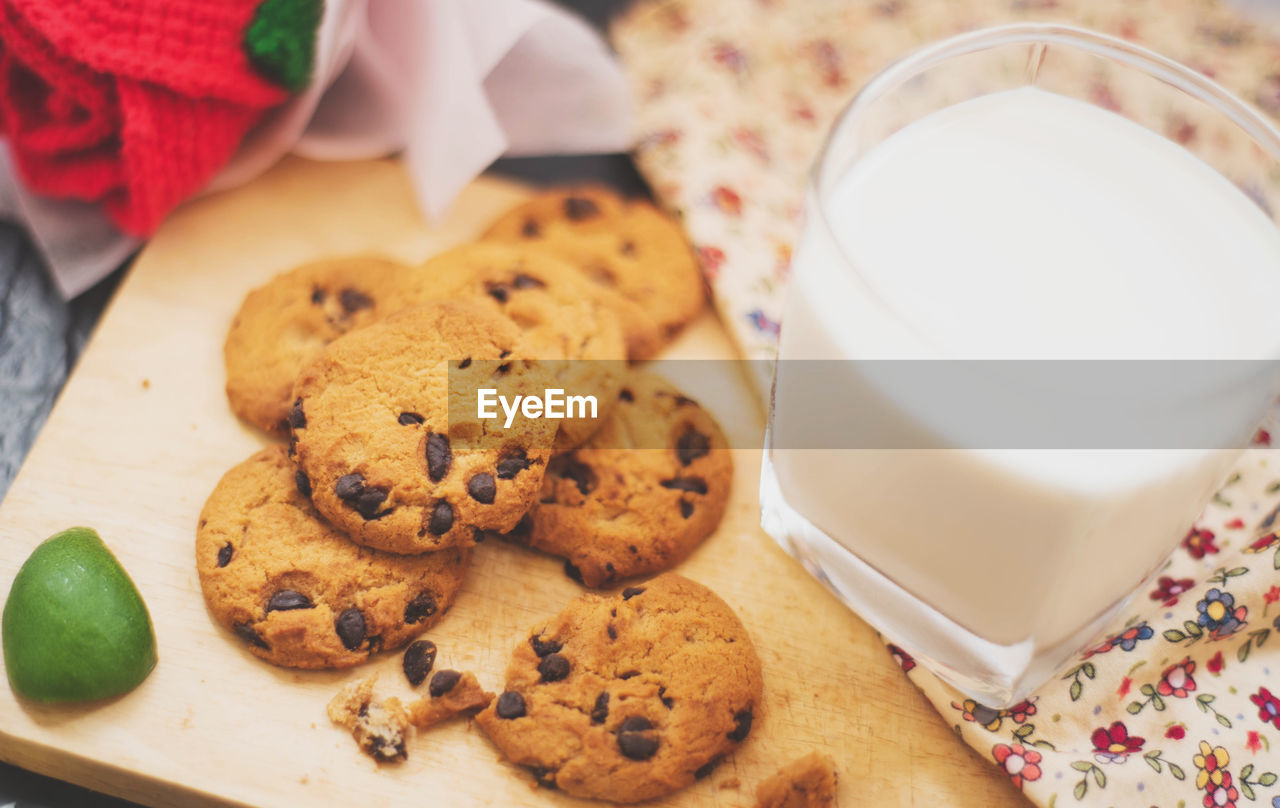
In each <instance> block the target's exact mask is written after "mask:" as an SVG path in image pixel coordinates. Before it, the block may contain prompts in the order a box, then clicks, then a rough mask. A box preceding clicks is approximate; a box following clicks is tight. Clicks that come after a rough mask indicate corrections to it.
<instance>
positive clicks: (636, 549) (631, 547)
mask: <svg viewBox="0 0 1280 808" xmlns="http://www.w3.org/2000/svg"><path fill="white" fill-rule="evenodd" d="M627 549H628V550H629V551H630V552H631V554H632V555H639V554H640V548H639V547H636V546H635V545H634V544H628V545H627Z"/></svg>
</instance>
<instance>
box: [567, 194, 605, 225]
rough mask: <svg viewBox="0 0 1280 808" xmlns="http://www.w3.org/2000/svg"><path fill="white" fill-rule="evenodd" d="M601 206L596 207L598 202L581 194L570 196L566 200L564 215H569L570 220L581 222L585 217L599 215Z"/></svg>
mask: <svg viewBox="0 0 1280 808" xmlns="http://www.w3.org/2000/svg"><path fill="white" fill-rule="evenodd" d="M599 214H600V208H598V207H596V203H595V202H593V201H591V200H590V199H587V198H585V197H581V196H570V197H566V198H565V200H564V215H565V216H568V217H569V219H570V221H574V222H580V221H582V220H583V219H590V218H591V217H592V216H598V215H599Z"/></svg>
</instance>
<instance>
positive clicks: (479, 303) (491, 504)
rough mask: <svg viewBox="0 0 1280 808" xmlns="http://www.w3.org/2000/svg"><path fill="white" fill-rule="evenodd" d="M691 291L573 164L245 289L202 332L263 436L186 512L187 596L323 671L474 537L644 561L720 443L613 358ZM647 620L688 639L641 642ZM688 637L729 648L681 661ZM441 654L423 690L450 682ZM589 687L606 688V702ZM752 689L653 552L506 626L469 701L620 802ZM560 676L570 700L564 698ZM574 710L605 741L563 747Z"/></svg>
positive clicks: (726, 613) (635, 356) (733, 631)
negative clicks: (493, 395) (508, 206)
mask: <svg viewBox="0 0 1280 808" xmlns="http://www.w3.org/2000/svg"><path fill="white" fill-rule="evenodd" d="M703 303H704V292H703V286H702V281H701V276H700V274H699V272H698V269H697V265H696V263H695V260H694V258H693V256H692V253H691V251H690V249H689V246H688V244H687V242H686V241H685V240H684V237H683V235H682V233H681V231H680V228H679V226H678V225H677V224H676V223H675V222H673V221H672V220H670V219H669V218H667V217H665V216H664V215H662V214H661V213H659V212H658V211H657V210H656V209H654V208H653V207H652V206H651V205H649V204H648V203H645V202H637V201H627V200H624V199H621V198H619V197H618V196H616V195H614V194H612V193H610V192H608V191H604V190H600V189H595V188H583V189H573V190H568V191H556V192H548V193H543V194H541V195H539V196H537V197H535V198H533V199H532V200H531V201H530V202H528V203H526V204H524V205H522V206H520V207H518V208H517V209H515V210H513V211H511V212H509V213H508V214H506V215H505V216H503V217H501V218H500V219H499V220H498V221H497V222H496V223H495V224H494V225H493V227H492V229H491V231H490V232H489V233H488V234H487V235H486V237H485V238H484V239H482V240H481V241H479V242H476V243H472V244H467V245H464V246H461V247H458V248H455V249H453V250H450V251H448V252H446V253H443V254H441V255H438V256H436V257H434V258H433V259H431V260H430V261H428V262H427V263H425V264H424V265H421V266H416V267H410V266H403V265H400V264H398V263H396V262H393V261H389V260H386V259H383V258H378V257H354V258H346V259H340V260H329V261H324V262H320V263H315V264H310V265H307V266H303V267H299V268H297V269H294V270H292V271H290V272H286V273H284V274H282V275H279V276H277V277H276V278H275V279H274V280H272V281H271V282H269V283H268V284H267V285H265V286H263V287H262V288H259V289H257V290H255V291H253V292H252V293H251V294H250V295H249V296H248V297H247V298H246V299H245V301H244V304H243V305H242V307H241V309H240V312H239V313H238V314H237V316H236V318H235V321H234V322H233V324H232V327H231V331H230V334H229V335H228V337H227V341H226V350H225V358H226V368H227V396H228V399H229V401H230V403H231V407H232V409H233V410H234V411H235V412H236V413H237V414H238V415H240V416H241V417H242V418H244V419H245V420H246V421H248V422H250V423H252V424H254V425H256V426H258V427H260V428H261V429H263V430H264V431H266V432H268V433H271V434H273V435H277V436H280V437H282V438H287V439H288V444H287V445H286V444H276V445H272V446H269V447H268V448H265V449H263V450H261V451H259V452H257V453H256V454H254V455H253V456H252V457H250V458H249V459H248V460H246V461H244V462H243V463H241V464H240V465H238V466H236V467H235V468H233V469H232V470H231V471H229V472H227V474H226V475H225V476H224V477H223V478H222V480H221V481H220V482H219V483H218V486H217V487H216V489H215V490H214V491H213V493H212V495H211V496H210V498H209V500H208V502H207V504H206V505H205V508H204V510H203V512H202V513H201V516H200V522H199V527H198V530H197V538H196V558H197V567H198V570H199V573H200V581H201V585H202V587H203V590H204V594H205V598H206V600H207V602H208V605H209V609H210V611H211V613H212V614H213V616H214V617H215V618H216V619H217V620H218V621H219V622H221V623H222V624H223V625H225V626H226V627H227V628H228V629H229V630H230V631H232V632H233V633H234V634H235V635H236V636H237V637H238V638H239V639H240V640H241V641H243V642H244V643H245V645H246V646H247V648H248V649H249V650H250V651H251V652H252V653H253V654H255V655H257V656H259V657H261V658H263V659H265V660H267V661H269V662H271V663H274V664H277V665H284V666H290V667H299V668H342V667H348V666H352V665H356V664H359V663H360V662H363V661H364V660H366V659H368V657H369V656H370V655H371V654H373V653H376V652H378V651H382V650H390V649H394V648H398V647H401V646H404V645H406V644H407V643H409V642H410V641H411V640H413V638H414V637H416V636H417V635H419V634H421V633H422V632H423V631H425V630H426V629H427V628H429V627H430V626H431V625H432V624H434V623H435V622H436V621H438V620H439V619H440V618H441V617H442V616H443V615H444V614H445V613H446V612H447V611H448V610H449V608H450V606H451V605H452V603H453V601H454V598H455V596H456V594H457V592H458V591H459V589H460V588H461V585H462V582H463V578H464V576H465V574H466V571H467V566H468V561H469V554H470V548H471V547H472V546H473V545H474V544H475V543H476V542H477V541H482V540H484V539H485V538H487V537H489V536H500V537H503V538H505V539H508V540H511V541H515V542H520V543H523V544H526V545H529V546H532V547H535V548H538V549H540V550H543V551H546V552H549V553H553V554H556V555H559V556H562V557H564V558H565V559H566V561H565V570H566V572H567V573H568V574H569V575H570V576H571V577H573V578H574V579H575V580H577V581H579V582H580V583H582V584H584V585H586V586H589V587H604V586H611V585H614V584H617V583H621V582H623V581H624V580H626V579H629V578H634V577H636V576H641V575H647V574H651V573H656V572H660V571H663V570H666V569H669V568H671V567H672V566H674V565H675V564H677V563H678V562H679V561H680V560H682V559H683V558H684V557H685V556H686V555H687V554H688V553H689V552H690V551H691V550H692V549H693V548H694V547H695V546H696V545H697V544H698V543H699V542H701V541H702V540H703V539H704V538H705V537H706V536H708V535H709V534H710V533H711V532H713V531H714V530H715V528H716V526H717V525H718V523H719V521H720V518H721V516H722V515H723V512H724V508H725V505H726V502H727V500H728V496H729V488H730V483H731V478H732V465H731V460H730V454H729V452H728V451H727V449H728V447H727V444H726V441H725V438H724V435H723V434H722V432H721V430H720V428H719V426H718V425H717V424H716V422H715V420H714V419H713V418H712V417H711V415H710V414H709V413H707V412H706V411H705V410H703V409H702V408H701V407H700V406H699V405H698V404H697V402H695V401H693V400H692V399H690V398H688V397H687V396H685V395H684V394H683V393H681V392H680V391H679V390H677V389H675V388H673V387H672V386H671V385H670V384H668V383H666V382H665V381H663V380H662V379H660V378H658V377H656V376H654V375H652V374H649V373H647V372H644V371H641V370H637V369H635V368H634V367H632V366H631V365H630V364H628V362H629V361H636V360H640V359H644V358H648V357H651V356H653V355H655V354H656V353H657V352H658V351H660V350H661V348H662V347H663V345H665V344H666V342H667V341H669V340H670V339H671V338H672V337H673V336H674V335H675V334H676V333H677V332H678V331H679V330H680V328H681V327H683V326H684V325H685V324H687V323H688V322H689V321H690V320H691V319H693V318H694V317H695V316H696V315H697V314H698V312H699V311H700V309H701V307H702V306H703ZM482 387H492V388H495V389H496V390H497V391H498V392H499V394H501V395H502V396H505V397H507V398H509V399H512V400H514V396H516V395H525V396H528V395H541V394H542V393H543V391H545V390H547V389H550V388H560V389H563V390H565V391H566V392H569V393H571V394H576V395H583V396H587V395H590V396H591V397H593V398H594V400H595V401H596V402H597V407H596V410H595V412H594V413H589V414H588V413H585V412H582V413H579V414H577V415H576V416H573V417H569V418H566V419H563V420H551V419H546V418H538V417H529V416H527V415H526V412H527V411H516V412H514V413H511V414H510V417H504V418H498V419H496V420H485V419H482V418H480V417H479V416H478V414H477V413H476V408H475V393H476V391H477V389H479V388H482ZM642 593H643V594H644V597H640V596H641V595H642ZM614 601H616V603H615V602H614ZM667 603H673V604H678V607H679V608H676V609H674V610H671V609H668V608H666V604H667ZM673 621H674V622H673ZM686 621H687V625H688V626H689V627H690V628H687V629H686V630H684V631H678V630H676V629H677V628H678V626H679V625H683V624H684V623H685V622H686ZM668 623H671V625H668ZM597 624H598V625H597ZM691 632H692V633H691ZM674 636H679V637H682V638H684V637H691V638H692V639H689V641H688V642H687V643H686V642H684V640H682V642H681V643H680V644H677V645H674V646H672V647H670V648H666V647H665V646H664V644H663V641H662V638H664V637H674ZM727 643H736V645H734V646H729V645H727ZM415 645H418V644H415ZM703 646H705V647H706V650H705V651H699V650H698V649H699V648H702V647H703ZM713 647H714V648H715V649H718V653H720V654H721V655H723V654H725V653H727V652H726V651H725V649H728V652H731V653H729V656H728V657H725V658H724V660H723V662H714V663H713V664H712V663H707V664H703V663H702V661H701V660H690V659H687V657H688V656H689V655H690V654H694V655H695V656H696V655H697V654H700V653H707V654H710V653H711V649H712V648H713ZM730 657H732V658H730ZM691 661H698V662H699V664H698V665H695V666H693V669H696V671H695V670H693V669H690V670H686V669H685V666H686V663H689V662H691ZM721 669H723V670H721ZM406 670H408V668H407V667H406ZM442 673H448V674H450V675H449V676H445V677H444V678H443V679H441V682H440V683H439V684H440V688H437V687H436V685H437V684H438V683H437V682H436V680H435V679H433V681H432V695H433V697H434V696H437V695H439V696H442V697H443V696H444V695H445V694H446V693H447V692H449V691H450V690H451V688H452V686H453V683H455V682H457V681H459V680H460V675H458V674H456V673H454V672H442ZM424 676H425V672H424ZM466 676H471V675H470V674H467V675H466ZM437 678H440V675H439V674H437ZM444 679H448V680H449V681H447V682H446V681H444ZM704 680H705V681H704ZM553 683H554V684H553ZM472 685H474V686H473V687H470V688H469V689H468V692H471V691H475V693H477V694H479V693H481V691H480V689H479V687H478V685H476V684H475V683H474V682H472ZM543 685H545V687H543ZM362 687H364V686H363V685H362ZM437 689H440V690H441V692H440V693H439V694H437V693H436V692H435V691H436V690H437ZM367 690H368V688H367V687H365V691H367ZM615 690H616V691H617V694H618V698H619V699H627V703H628V705H629V708H628V709H627V710H625V711H622V710H615V709H613V708H611V707H610V704H611V702H610V699H611V693H613V691H615ZM708 699H710V700H711V702H713V703H714V704H716V705H719V706H718V707H717V712H716V715H717V716H718V717H717V718H716V719H715V721H711V722H708V719H707V718H706V710H707V704H708V703H709V702H708ZM759 700H760V668H759V661H758V659H757V658H756V656H755V652H754V650H753V649H752V647H751V643H750V640H749V638H748V637H747V635H746V632H745V630H744V629H743V627H742V625H741V623H740V622H739V621H738V620H737V617H736V616H735V615H733V613H732V612H731V611H730V610H729V609H728V607H727V606H725V605H724V603H723V602H722V601H720V600H719V599H718V598H716V596H715V595H714V594H712V593H710V592H709V591H707V590H705V589H704V588H702V587H700V586H699V585H697V584H694V583H693V582H690V581H687V580H685V579H683V578H680V577H679V576H673V575H672V576H664V577H662V578H659V579H656V580H655V581H650V582H648V583H647V584H644V585H642V586H634V587H630V588H627V589H624V590H623V592H622V594H621V595H619V596H616V597H615V598H613V599H605V598H601V597H599V596H595V595H588V596H585V597H584V599H582V600H581V602H577V603H575V604H573V605H571V606H570V607H569V609H568V610H567V611H566V612H565V613H564V614H563V615H561V616H560V617H559V618H557V619H556V620H555V621H553V622H552V623H549V624H548V625H547V626H545V627H543V628H541V629H539V630H538V631H537V632H535V633H534V634H533V635H532V638H531V640H530V643H529V646H528V648H525V647H524V646H522V647H521V648H520V649H519V650H517V652H516V656H515V660H514V661H513V663H512V668H511V670H510V671H509V673H508V682H507V687H506V690H505V691H504V692H503V693H502V694H501V695H500V696H499V697H498V698H497V699H496V700H495V701H493V703H492V704H488V701H487V699H474V700H470V701H468V704H469V705H470V706H473V707H475V708H478V707H480V706H483V705H485V704H488V706H487V707H486V708H485V711H484V712H483V713H481V715H480V721H481V725H482V726H484V727H485V729H486V731H488V733H489V734H490V736H491V737H492V738H493V739H494V740H495V742H496V743H497V744H498V745H499V746H500V747H501V748H502V749H503V750H504V752H506V753H507V754H508V755H509V756H510V757H511V758H512V759H513V760H515V761H516V762H518V763H523V764H525V765H529V766H531V767H533V768H534V770H535V773H537V775H538V777H539V779H540V780H542V781H544V782H547V783H555V784H557V785H559V786H561V787H562V788H565V789H566V790H568V791H570V792H571V793H575V794H581V795H583V796H595V797H604V796H610V797H611V798H614V799H619V798H623V797H622V795H620V794H619V793H618V792H617V789H616V788H614V787H613V785H616V782H617V777H618V776H622V777H623V779H624V780H626V779H627V778H631V780H634V781H635V782H636V783H637V785H636V788H635V789H633V791H634V794H635V795H636V796H635V797H634V799H642V798H647V797H650V796H656V795H657V794H659V793H666V792H667V791H670V790H672V789H674V788H678V787H680V786H681V785H683V784H685V783H687V782H691V781H692V780H693V779H694V777H695V776H696V775H698V774H699V773H703V774H705V771H709V770H710V769H709V767H710V766H711V765H714V761H715V760H718V759H719V757H720V756H722V755H723V754H725V753H726V752H727V751H728V749H729V748H730V747H731V746H733V745H734V744H736V743H738V742H740V741H741V740H743V739H744V738H745V737H746V733H747V731H748V730H749V729H750V726H751V720H752V715H753V712H752V711H753V710H754V708H755V707H756V706H757V705H758V703H759ZM348 701H349V702H350V703H352V704H354V703H357V702H360V698H359V694H356V696H352V697H350V698H349V699H348ZM570 701H574V702H577V701H581V702H582V703H583V709H582V710H581V711H577V712H576V713H575V715H576V718H575V717H574V715H569V714H566V713H565V705H566V704H568V703H569V702H570ZM682 702H683V703H682ZM368 705H369V700H368V693H367V692H364V701H363V702H362V704H361V709H359V710H356V711H355V713H354V714H353V715H357V714H358V718H359V719H360V720H362V721H364V723H365V724H367V723H368V715H369V711H368ZM348 706H349V705H348ZM397 709H398V708H397ZM422 710H425V711H427V712H430V713H431V714H432V715H436V714H440V715H443V714H444V713H443V712H442V711H441V710H434V709H433V708H432V707H431V705H429V704H428V705H425V706H423V707H422ZM362 711H363V712H362ZM392 712H393V713H394V712H395V710H392ZM570 712H575V711H573V710H571V711H570ZM686 712H687V713H688V715H685V713H686ZM624 713H625V714H624ZM721 713H723V714H722V715H721ZM424 714H426V713H424ZM570 719H572V720H570ZM578 719H580V720H578ZM352 720H353V721H354V720H355V719H352ZM566 722H567V723H566ZM595 735H600V736H601V738H602V739H603V738H605V737H608V738H610V739H612V740H611V741H610V742H609V743H605V744H604V745H603V746H601V747H600V749H597V750H596V751H594V752H592V753H591V754H590V755H584V754H582V753H581V752H575V751H574V750H575V749H578V748H579V747H580V746H581V743H582V742H583V740H584V739H586V738H589V737H594V736H595ZM713 736H714V737H713ZM383 740H386V739H383ZM599 740H600V739H597V741H599ZM378 745H379V748H382V749H389V750H391V752H392V753H393V754H391V756H392V757H394V756H396V755H397V754H402V753H403V743H400V744H399V745H398V747H397V744H396V743H395V742H394V740H392V741H389V742H386V743H383V742H382V741H379V742H378ZM596 746H599V743H596ZM593 748H595V747H593ZM602 750H603V751H602ZM640 762H647V763H646V765H645V767H644V768H643V769H637V768H634V767H632V768H628V766H630V765H631V764H639V763H640ZM659 762H660V765H659ZM602 767H603V768H602ZM655 767H656V768H655ZM658 768H660V769H661V771H662V772H663V776H662V777H661V778H660V779H659V780H657V781H653V780H652V778H653V773H654V772H655V771H656V770H657V769H658ZM624 770H625V771H629V772H630V774H626V775H625V776H623V775H618V773H619V772H622V771H624ZM704 770H705V771H704ZM602 771H603V772H605V774H601V773H600V772H602ZM608 772H613V774H608ZM601 777H604V778H605V780H608V782H607V783H604V784H602V782H601V780H600V778H601ZM642 780H643V781H645V782H647V783H649V784H648V785H645V786H644V787H641V786H640V785H639V783H640V781H642ZM650 781H652V782H650ZM611 784H613V785H611Z"/></svg>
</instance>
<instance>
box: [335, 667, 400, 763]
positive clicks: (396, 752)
mask: <svg viewBox="0 0 1280 808" xmlns="http://www.w3.org/2000/svg"><path fill="white" fill-rule="evenodd" d="M377 681H378V675H377V674H376V673H375V674H374V675H373V676H370V677H369V678H368V679H364V680H362V681H359V682H352V683H351V684H349V685H347V686H346V687H344V688H342V690H340V691H338V695H336V696H334V697H333V699H332V700H330V702H329V704H328V706H327V708H326V712H328V714H329V720H330V721H332V722H333V723H335V724H337V725H338V726H340V727H345V728H346V729H349V730H351V737H353V738H355V741H356V743H357V744H358V745H359V746H360V751H361V752H364V753H365V754H366V755H368V756H369V757H371V758H373V759H374V760H376V761H378V762H379V763H399V762H400V761H402V760H404V759H405V758H407V757H408V756H409V750H408V747H407V746H406V744H405V735H406V734H407V732H408V729H409V711H408V710H406V709H405V707H404V705H403V704H401V703H400V699H398V698H396V697H395V696H390V697H388V698H385V699H382V700H381V701H374V699H373V686H374V684H376V683H377Z"/></svg>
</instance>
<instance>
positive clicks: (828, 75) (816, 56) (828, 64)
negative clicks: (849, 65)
mask: <svg viewBox="0 0 1280 808" xmlns="http://www.w3.org/2000/svg"><path fill="white" fill-rule="evenodd" d="M805 50H806V51H808V53H809V55H810V56H811V57H812V59H813V61H814V65H815V66H816V68H817V70H818V75H819V76H820V77H821V79H822V83H823V84H825V85H827V86H828V87H837V88H838V87H841V86H843V85H844V83H845V81H846V80H847V78H846V76H845V74H844V69H843V65H842V63H841V62H842V60H841V58H840V51H839V50H837V49H836V46H835V45H834V44H833V43H832V42H831V40H829V39H818V40H814V41H813V42H810V43H809V44H808V45H807V46H806V47H805Z"/></svg>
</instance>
